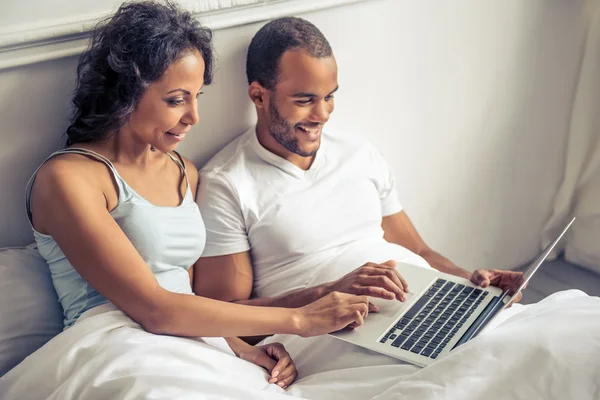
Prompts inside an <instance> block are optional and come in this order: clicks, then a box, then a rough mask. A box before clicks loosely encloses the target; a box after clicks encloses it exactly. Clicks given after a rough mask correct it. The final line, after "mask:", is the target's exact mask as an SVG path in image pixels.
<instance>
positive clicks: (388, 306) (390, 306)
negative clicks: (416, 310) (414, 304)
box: [369, 293, 413, 318]
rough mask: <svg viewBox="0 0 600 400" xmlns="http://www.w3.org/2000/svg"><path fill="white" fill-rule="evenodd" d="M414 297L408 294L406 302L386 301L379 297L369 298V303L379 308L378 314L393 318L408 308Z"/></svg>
mask: <svg viewBox="0 0 600 400" xmlns="http://www.w3.org/2000/svg"><path fill="white" fill-rule="evenodd" d="M412 296H413V295H412V294H410V293H407V294H406V300H405V301H404V302H402V301H398V300H396V299H394V300H385V299H380V298H377V297H369V301H370V302H371V303H373V304H375V305H376V306H377V307H379V312H378V313H377V314H379V315H382V316H384V317H390V318H391V317H395V316H396V315H397V314H398V312H399V311H400V310H401V309H402V308H403V307H404V306H406V305H407V304H408V303H411V301H410V300H411V297H412Z"/></svg>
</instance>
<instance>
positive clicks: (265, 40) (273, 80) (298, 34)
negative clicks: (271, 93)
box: [246, 17, 333, 90]
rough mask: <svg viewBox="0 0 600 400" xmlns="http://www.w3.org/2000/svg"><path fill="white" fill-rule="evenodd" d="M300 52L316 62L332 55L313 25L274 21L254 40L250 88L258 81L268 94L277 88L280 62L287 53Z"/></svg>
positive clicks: (248, 62)
mask: <svg viewBox="0 0 600 400" xmlns="http://www.w3.org/2000/svg"><path fill="white" fill-rule="evenodd" d="M292 49H301V50H304V51H306V52H307V53H308V54H309V55H311V56H312V57H315V58H324V57H330V56H331V55H332V53H333V52H332V51H331V46H330V45H329V42H328V41H327V39H326V38H325V36H324V35H323V33H321V31H320V30H319V29H318V28H317V27H316V26H314V25H313V24H311V23H310V22H308V21H306V20H304V19H302V18H296V17H284V18H278V19H275V20H273V21H271V22H269V23H268V24H266V25H265V26H263V27H262V28H261V29H260V30H259V31H258V32H257V33H256V35H254V37H253V38H252V41H251V42H250V46H249V47H248V56H247V58H246V76H247V78H248V84H251V83H252V82H254V81H257V82H258V83H260V84H261V85H262V86H264V87H266V88H267V89H269V90H273V89H274V88H275V85H276V84H277V80H278V75H279V60H280V59H281V56H282V55H283V53H285V52H286V51H287V50H292Z"/></svg>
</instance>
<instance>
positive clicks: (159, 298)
mask: <svg viewBox="0 0 600 400" xmlns="http://www.w3.org/2000/svg"><path fill="white" fill-rule="evenodd" d="M51 161H53V162H48V163H47V164H46V165H44V167H43V168H42V169H41V170H40V172H39V173H38V177H37V179H36V183H35V187H34V190H33V199H32V201H33V205H34V208H35V205H36V203H37V204H38V205H40V207H38V208H35V210H37V211H36V212H37V215H35V217H36V219H35V223H36V226H42V227H43V230H44V231H46V232H47V233H48V234H50V235H51V236H52V237H53V238H54V240H56V242H57V243H58V245H59V246H60V248H61V250H62V251H63V252H64V254H65V256H66V257H67V259H68V260H69V261H70V262H71V264H72V265H73V267H74V268H75V270H76V271H77V272H78V273H79V274H80V275H81V276H82V277H83V278H84V279H85V280H86V281H87V282H89V283H90V284H91V285H92V286H93V287H94V288H95V289H96V290H98V292H100V293H101V294H102V295H103V296H104V297H105V298H106V299H108V300H109V301H110V302H112V303H113V304H115V305H116V306H117V307H118V308H119V309H121V310H123V311H124V312H125V313H126V314H127V315H129V316H130V317H131V318H132V319H133V320H135V321H136V322H138V323H139V324H140V325H142V327H143V328H144V329H146V330H148V331H150V332H153V333H160V334H170V335H177V336H225V337H227V336H253V335H263V334H272V333H296V334H300V335H305V336H306V335H311V334H320V333H325V332H324V331H328V332H329V331H333V330H336V329H341V328H343V327H344V326H345V325H348V324H350V323H352V322H354V321H356V320H362V316H361V315H362V314H364V312H366V310H364V311H363V308H364V307H363V306H364V304H361V303H363V302H364V303H365V304H366V299H359V298H357V299H350V298H340V299H341V300H340V299H338V300H335V301H337V305H336V307H329V305H328V304H321V305H318V304H317V305H316V306H313V307H312V308H310V307H308V308H307V307H305V308H303V309H283V308H267V307H252V306H244V305H239V304H231V303H224V302H220V301H217V300H212V299H207V298H203V297H199V296H192V295H186V294H178V293H172V292H169V291H167V290H165V289H163V288H162V287H161V286H160V285H159V284H158V282H157V280H156V278H155V277H154V275H153V273H152V271H151V270H150V268H149V267H148V266H147V265H146V263H145V262H144V260H143V259H142V257H141V256H140V255H139V254H138V252H137V251H136V249H135V247H134V246H133V245H132V243H131V242H130V241H129V240H128V238H127V236H125V234H124V233H123V231H122V230H121V228H120V227H119V225H118V224H117V223H116V222H115V220H114V219H113V218H112V216H111V215H110V213H109V212H108V210H107V208H106V207H107V206H106V199H105V196H104V194H103V192H102V190H101V189H100V188H99V187H98V185H97V184H94V183H93V181H92V182H91V180H90V179H89V176H87V175H86V174H84V173H82V171H81V169H77V168H73V165H72V163H71V162H70V160H62V159H55V160H51ZM42 205H43V206H42ZM40 210H42V211H40ZM338 297H339V296H338ZM315 307H316V308H315ZM357 313H358V314H361V315H358V314H357Z"/></svg>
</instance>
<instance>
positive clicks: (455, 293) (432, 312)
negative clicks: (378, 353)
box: [380, 278, 489, 359]
mask: <svg viewBox="0 0 600 400" xmlns="http://www.w3.org/2000/svg"><path fill="white" fill-rule="evenodd" d="M488 294H489V292H487V291H484V290H481V289H477V288H473V287H470V286H465V285H461V284H458V283H454V282H449V281H446V280H444V279H441V278H439V279H437V280H436V281H435V282H434V283H433V284H432V285H431V286H430V287H429V288H428V289H427V292H425V294H424V295H423V296H421V298H419V300H418V301H417V302H416V303H415V304H414V305H413V306H412V307H411V308H410V309H409V310H408V312H407V313H406V314H404V315H403V316H402V317H401V318H400V319H399V320H398V321H396V324H395V325H394V326H393V327H392V328H391V329H390V330H389V332H388V333H386V334H385V336H384V337H383V338H382V339H381V340H380V342H381V343H389V344H390V345H391V346H393V347H399V348H401V349H402V350H407V351H411V352H413V353H415V354H421V355H422V356H425V357H429V358H432V359H436V358H437V357H438V355H439V354H440V353H441V352H442V350H444V348H445V347H446V346H447V345H448V343H449V342H450V340H452V338H453V337H454V336H455V335H456V333H457V332H458V330H459V329H460V328H461V327H462V326H463V324H464V323H465V321H466V320H467V319H468V318H469V317H470V316H471V314H473V312H474V311H475V309H476V308H477V307H478V306H479V304H481V302H482V301H483V300H484V299H485V297H486V296H487V295H488Z"/></svg>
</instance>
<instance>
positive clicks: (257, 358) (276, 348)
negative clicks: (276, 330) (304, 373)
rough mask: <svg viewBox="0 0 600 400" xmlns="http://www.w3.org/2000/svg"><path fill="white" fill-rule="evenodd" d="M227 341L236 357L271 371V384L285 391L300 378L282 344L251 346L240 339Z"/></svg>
mask: <svg viewBox="0 0 600 400" xmlns="http://www.w3.org/2000/svg"><path fill="white" fill-rule="evenodd" d="M226 340H227V342H228V343H229V346H230V347H231V349H232V350H233V352H234V353H235V355H236V356H238V357H239V358H241V359H242V360H246V361H249V362H251V363H252V364H256V365H258V366H259V367H263V368H264V369H266V370H267V371H269V373H270V374H271V377H270V378H269V383H274V384H277V385H279V386H280V387H281V388H283V389H285V388H287V387H288V386H290V385H291V384H292V382H293V381H294V379H296V376H298V371H296V365H295V364H294V361H292V358H291V357H290V355H289V353H288V352H287V351H286V350H285V348H284V347H283V345H282V344H281V343H269V344H266V345H263V346H251V345H249V344H248V343H246V342H244V341H243V340H241V339H238V338H228V339H226Z"/></svg>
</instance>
